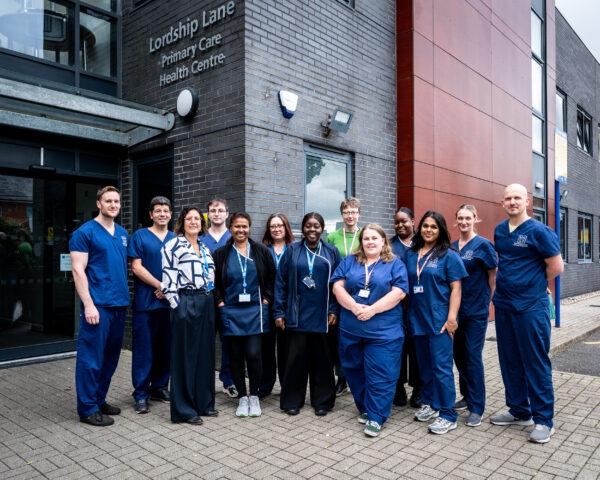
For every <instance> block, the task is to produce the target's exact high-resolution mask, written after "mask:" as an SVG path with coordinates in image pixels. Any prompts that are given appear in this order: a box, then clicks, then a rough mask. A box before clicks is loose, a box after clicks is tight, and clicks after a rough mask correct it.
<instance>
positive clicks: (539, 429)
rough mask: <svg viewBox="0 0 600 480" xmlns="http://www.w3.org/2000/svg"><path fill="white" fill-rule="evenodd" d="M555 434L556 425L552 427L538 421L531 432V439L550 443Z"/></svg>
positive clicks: (536, 441)
mask: <svg viewBox="0 0 600 480" xmlns="http://www.w3.org/2000/svg"><path fill="white" fill-rule="evenodd" d="M553 434H554V427H552V428H550V427H548V426H547V425H541V424H539V423H536V424H535V427H533V430H532V431H531V433H530V434H529V441H530V442H533V443H548V442H549V441H550V437H551V436H552V435H553Z"/></svg>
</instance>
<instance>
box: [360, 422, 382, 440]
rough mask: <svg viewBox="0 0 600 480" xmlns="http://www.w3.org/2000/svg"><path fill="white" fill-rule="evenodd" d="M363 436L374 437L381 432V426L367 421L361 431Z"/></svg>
mask: <svg viewBox="0 0 600 480" xmlns="http://www.w3.org/2000/svg"><path fill="white" fill-rule="evenodd" d="M363 432H365V435H367V436H369V437H376V436H378V435H379V432H381V425H379V424H378V423H377V422H376V421H375V420H367V424H366V425H365V429H364V430H363Z"/></svg>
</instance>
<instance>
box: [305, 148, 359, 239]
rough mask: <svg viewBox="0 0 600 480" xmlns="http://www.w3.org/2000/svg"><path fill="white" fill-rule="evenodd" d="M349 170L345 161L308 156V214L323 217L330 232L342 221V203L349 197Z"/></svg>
mask: <svg viewBox="0 0 600 480" xmlns="http://www.w3.org/2000/svg"><path fill="white" fill-rule="evenodd" d="M348 168H349V165H348V164H347V163H346V162H344V161H336V160H334V159H331V158H327V157H319V156H315V155H310V154H309V155H307V156H306V197H305V198H306V212H313V211H314V212H319V213H320V214H321V215H323V218H324V219H325V229H326V230H327V231H328V232H332V231H334V230H335V226H336V223H337V222H338V220H339V219H340V210H339V206H340V203H341V202H342V200H344V198H346V197H347V192H348V185H347V183H348V182H347V178H348V170H347V169H348Z"/></svg>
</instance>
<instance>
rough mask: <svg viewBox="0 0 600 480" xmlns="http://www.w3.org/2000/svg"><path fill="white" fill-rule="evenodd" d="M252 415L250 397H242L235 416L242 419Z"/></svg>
mask: <svg viewBox="0 0 600 480" xmlns="http://www.w3.org/2000/svg"><path fill="white" fill-rule="evenodd" d="M249 414H250V407H249V406H248V397H241V398H240V404H239V405H238V407H237V410H236V411H235V416H236V417H240V418H246V417H247V416H248V415H249Z"/></svg>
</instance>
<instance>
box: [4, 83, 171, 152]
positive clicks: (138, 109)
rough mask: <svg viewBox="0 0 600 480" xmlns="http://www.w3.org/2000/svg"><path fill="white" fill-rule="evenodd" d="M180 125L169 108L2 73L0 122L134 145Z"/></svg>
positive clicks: (129, 145) (128, 145)
mask: <svg viewBox="0 0 600 480" xmlns="http://www.w3.org/2000/svg"><path fill="white" fill-rule="evenodd" d="M174 124H175V116H174V115H173V114H172V113H170V112H167V111H165V110H159V109H156V108H153V107H147V106H144V105H139V104H134V103H131V102H124V101H121V100H119V99H116V98H115V99H112V98H111V99H110V101H108V100H98V99H95V98H89V97H84V96H81V95H76V94H73V93H67V92H62V91H60V90H54V89H51V88H46V87H40V86H37V85H33V84H29V83H23V82H18V81H15V80H11V79H7V78H0V125H7V126H12V127H19V128H27V129H31V130H37V131H43V132H49V133H55V134H59V135H67V136H70V137H76V138H85V139H88V140H97V141H100V142H106V143H112V144H116V145H121V146H125V147H131V146H133V145H137V144H138V143H141V142H144V141H146V140H148V139H150V138H152V137H155V136H157V135H159V134H161V133H163V132H165V131H168V130H170V129H171V128H173V125H174Z"/></svg>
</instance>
